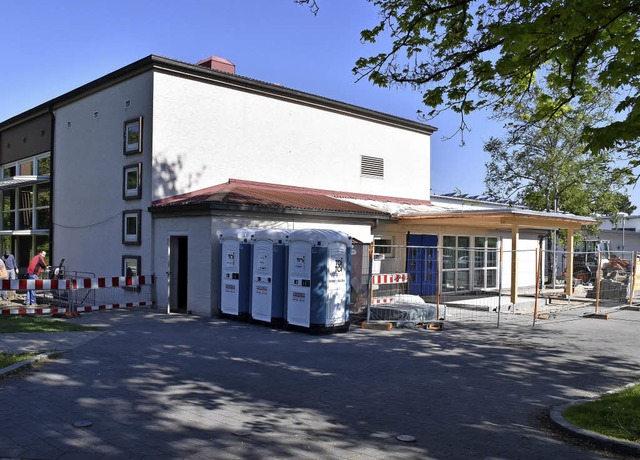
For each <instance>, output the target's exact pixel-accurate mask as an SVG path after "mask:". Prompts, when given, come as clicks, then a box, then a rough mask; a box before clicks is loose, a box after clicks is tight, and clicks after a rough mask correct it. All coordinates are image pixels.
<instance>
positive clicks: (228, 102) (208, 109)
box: [153, 73, 430, 199]
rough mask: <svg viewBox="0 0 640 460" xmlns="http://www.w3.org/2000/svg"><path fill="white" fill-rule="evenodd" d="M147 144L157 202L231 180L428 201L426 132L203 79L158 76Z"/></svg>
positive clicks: (155, 83) (428, 153) (427, 138)
mask: <svg viewBox="0 0 640 460" xmlns="http://www.w3.org/2000/svg"><path fill="white" fill-rule="evenodd" d="M153 137H154V138H153V145H154V170H155V171H156V172H157V174H156V175H155V178H154V183H153V196H154V199H158V198H163V197H166V196H171V195H175V194H180V193H185V192H189V191H193V190H198V189H202V188H205V187H209V186H212V185H216V184H220V183H224V182H226V181H227V180H228V179H230V178H234V179H244V180H254V181H260V182H268V183H278V184H285V185H295V186H303V187H312V188H322V189H330V190H343V191H351V192H360V193H369V194H383V195H390V196H401V197H410V198H420V199H428V198H429V187H430V177H429V160H430V144H429V142H430V140H429V139H430V136H429V135H427V134H421V133H416V132H413V131H409V130H405V129H400V128H394V127H390V126H387V125H384V124H381V123H375V122H370V121H366V120H362V119H358V118H355V117H351V116H346V115H342V114H337V113H333V112H329V111H326V110H320V109H317V108H312V107H308V106H304V105H301V104H296V103H293V102H288V101H283V100H279V99H275V98H272V97H267V96H262V95H256V94H251V93H248V92H244V91H239V90H232V89H229V88H222V87H219V86H215V85H212V84H208V83H205V82H200V81H195V80H189V79H182V78H177V77H175V76H171V75H166V74H161V73H157V74H155V77H154V132H153ZM361 155H368V156H373V157H380V158H383V159H384V176H385V177H384V179H383V180H381V179H371V178H364V177H361V176H360V156H361Z"/></svg>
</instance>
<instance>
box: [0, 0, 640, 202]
mask: <svg viewBox="0 0 640 460" xmlns="http://www.w3.org/2000/svg"><path fill="white" fill-rule="evenodd" d="M319 3H320V6H321V9H320V12H319V13H318V15H317V16H314V15H313V14H311V13H310V12H309V10H308V9H307V8H306V7H304V6H299V5H296V4H294V3H293V0H179V1H178V0H172V1H170V0H109V1H106V0H105V1H86V0H56V1H51V0H21V1H7V2H3V5H2V6H3V14H2V17H3V26H2V28H0V39H1V40H2V43H3V45H4V46H3V53H2V54H3V57H2V60H1V61H0V101H1V103H0V121H2V120H6V119H7V118H10V117H12V116H14V115H17V114H18V113H21V112H23V111H25V110H28V109H30V108H32V107H34V106H36V105H39V104H41V103H43V102H46V101H48V100H49V99H52V98H54V97H56V96H59V95H61V94H64V93H65V92H67V91H70V90H72V89H74V88H77V87H78V86H80V85H83V84H85V83H88V82H89V81H92V80H94V79H96V78H99V77H101V76H103V75H105V74H107V73H109V72H111V71H113V70H116V69H118V68H120V67H123V66H125V65H127V64H129V63H131V62H134V61H136V60H138V59H141V58H143V57H145V56H148V55H150V54H156V55H160V56H165V57H168V58H172V59H177V60H180V61H185V62H189V63H195V62H197V61H199V60H201V59H204V58H206V57H208V56H220V57H224V58H226V59H229V60H230V61H232V62H233V63H234V64H235V65H236V72H237V73H238V74H240V75H243V76H247V77H251V78H256V79H259V80H263V81H267V82H272V83H279V84H282V85H284V86H287V87H290V88H294V89H298V90H301V91H306V92H309V93H313V94H317V95H320V96H325V97H329V98H332V99H337V100H341V101H344V102H348V103H351V104H356V105H359V106H363V107H367V108H370V109H374V110H379V111H382V112H386V113H390V114H393V115H397V116H401V117H405V118H409V119H413V120H415V119H417V111H418V110H419V109H421V108H423V106H422V105H421V102H420V97H421V95H420V94H419V93H417V92H414V91H412V90H411V89H409V88H406V89H382V88H378V87H374V86H373V85H371V83H369V82H368V81H365V80H362V81H360V82H357V83H356V78H355V76H354V75H353V74H352V72H351V69H352V68H353V65H354V63H355V61H356V59H357V58H358V57H361V56H368V55H370V54H374V53H376V52H377V51H378V50H379V49H380V48H377V46H381V45H382V44H381V45H363V44H361V43H360V36H359V32H360V31H361V30H362V29H365V28H368V27H372V26H373V25H375V23H376V19H377V12H376V10H375V9H374V8H373V7H372V5H371V4H369V3H368V2H366V1H365V0H320V2H319ZM458 122H459V120H458V117H457V115H455V114H453V113H449V114H443V115H441V116H439V117H438V118H436V119H434V120H431V121H429V124H431V125H433V126H435V127H437V128H438V131H437V132H436V133H435V134H434V135H433V136H432V142H431V190H432V192H433V193H447V192H452V191H454V190H455V189H459V190H461V191H462V192H463V193H469V194H481V193H483V192H484V184H483V180H484V174H485V168H484V163H485V162H486V161H487V160H488V156H487V154H486V153H484V152H483V149H482V145H483V143H484V142H485V141H487V140H488V139H489V137H490V136H492V135H498V136H499V135H500V134H501V131H500V125H498V124H496V123H494V122H492V121H490V120H488V118H487V116H486V115H485V114H476V115H472V116H471V117H468V119H467V123H468V124H469V126H470V128H471V130H472V131H471V132H470V133H466V134H465V141H466V145H465V146H464V147H462V146H461V145H460V137H459V136H456V137H454V138H453V139H450V140H444V138H445V137H450V136H451V135H453V134H454V133H455V131H456V129H457V126H458ZM398 154H401V152H398ZM409 166H410V165H409ZM416 186H420V185H419V184H416ZM636 194H637V195H638V198H636V196H635V195H636ZM632 201H633V202H634V204H636V205H640V193H637V191H634V195H633V196H632Z"/></svg>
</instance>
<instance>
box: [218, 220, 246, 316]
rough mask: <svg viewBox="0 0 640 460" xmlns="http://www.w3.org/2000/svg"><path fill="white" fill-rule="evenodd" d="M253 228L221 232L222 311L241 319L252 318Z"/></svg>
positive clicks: (231, 229) (224, 313) (230, 229)
mask: <svg viewBox="0 0 640 460" xmlns="http://www.w3.org/2000/svg"><path fill="white" fill-rule="evenodd" d="M254 232H255V231H254V230H253V229H250V228H229V229H226V230H224V231H223V232H222V234H221V235H220V245H221V254H222V257H221V263H222V270H221V276H222V279H221V283H220V311H221V313H222V314H223V315H230V316H232V317H237V318H238V319H249V311H250V309H251V237H252V236H253V234H254Z"/></svg>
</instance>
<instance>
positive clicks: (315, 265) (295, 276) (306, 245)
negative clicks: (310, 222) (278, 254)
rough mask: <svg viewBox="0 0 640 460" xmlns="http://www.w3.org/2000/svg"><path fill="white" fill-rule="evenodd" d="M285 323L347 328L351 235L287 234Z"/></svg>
mask: <svg viewBox="0 0 640 460" xmlns="http://www.w3.org/2000/svg"><path fill="white" fill-rule="evenodd" d="M288 259H289V263H288V275H287V278H288V283H287V325H293V326H300V327H304V328H309V329H316V330H318V329H320V330H332V329H335V330H339V331H346V330H348V329H349V300H350V270H351V238H350V237H349V236H348V235H347V234H346V233H343V232H339V231H335V230H317V229H304V230H294V231H292V232H291V234H290V235H289V256H288Z"/></svg>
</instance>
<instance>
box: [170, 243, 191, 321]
mask: <svg viewBox="0 0 640 460" xmlns="http://www.w3.org/2000/svg"><path fill="white" fill-rule="evenodd" d="M169 246H170V247H169V311H170V312H172V313H187V311H188V299H187V285H188V278H189V277H188V268H189V259H188V254H189V244H188V238H187V237H186V236H172V237H171V239H170V243H169Z"/></svg>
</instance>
